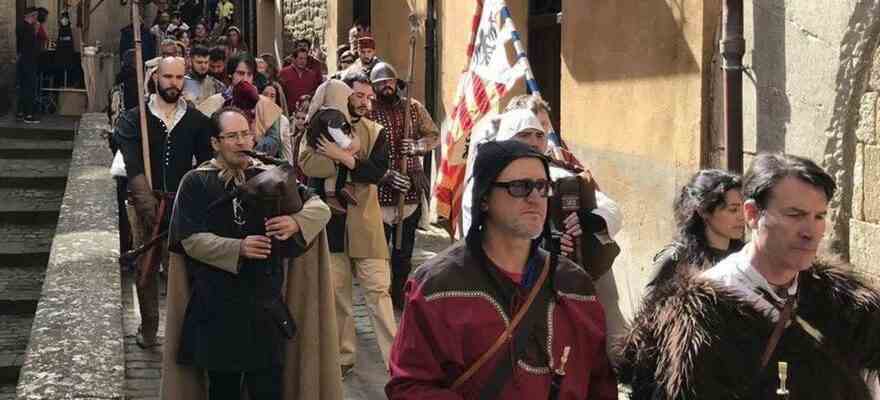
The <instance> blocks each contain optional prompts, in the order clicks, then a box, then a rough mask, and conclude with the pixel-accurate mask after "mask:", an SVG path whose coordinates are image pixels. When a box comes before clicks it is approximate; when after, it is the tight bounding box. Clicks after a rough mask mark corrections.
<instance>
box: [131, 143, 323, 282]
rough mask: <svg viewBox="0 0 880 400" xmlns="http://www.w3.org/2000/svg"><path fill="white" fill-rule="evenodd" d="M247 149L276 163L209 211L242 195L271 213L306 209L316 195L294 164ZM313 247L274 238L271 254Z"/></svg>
mask: <svg viewBox="0 0 880 400" xmlns="http://www.w3.org/2000/svg"><path fill="white" fill-rule="evenodd" d="M243 153H245V154H247V155H248V156H250V157H252V158H255V159H257V160H260V161H261V162H263V163H265V164H271V165H272V167H270V168H268V169H266V170H265V171H263V172H260V173H259V174H257V175H255V176H253V177H252V178H250V179H248V180H247V181H246V182H245V183H244V184H242V185H238V186H235V188H234V189H233V190H231V191H229V192H227V193H226V194H225V195H224V196H223V197H220V198H218V199H216V200H214V201H212V202H211V203H210V204H208V207H207V211H211V210H214V209H216V208H217V207H220V206H222V205H224V204H227V203H229V202H231V201H232V200H233V199H238V200H239V201H240V202H242V203H244V204H246V205H247V206H248V207H249V208H252V209H259V210H265V212H266V214H267V215H269V216H273V217H274V216H279V215H290V214H295V213H298V212H299V211H300V210H302V208H303V204H304V203H305V201H306V200H308V199H309V198H311V197H312V196H313V193H312V192H311V191H308V190H305V189H304V190H300V185H299V182H298V181H297V179H296V173H295V172H294V168H293V166H292V165H290V163H288V162H287V161H285V160H283V159H279V158H275V157H271V156H268V155H266V154H263V153H257V152H254V151H244V152H243ZM159 214H161V213H159ZM157 216H158V215H157ZM259 222H260V223H262V221H259ZM155 226H158V224H156V225H155ZM167 236H168V230H165V231H163V232H161V233H158V234H154V235H153V238H152V239H150V240H149V241H148V242H146V243H144V244H143V245H142V246H140V247H138V248H136V249H132V250H130V251H127V252H125V253H124V254H122V255H121V256H120V257H119V262H120V263H121V264H124V265H125V264H132V263H133V262H134V261H135V260H136V259H137V258H138V257H139V256H140V255H142V254H144V253H147V252H149V251H150V250H152V249H154V248H155V246H156V245H157V244H159V243H161V242H162V241H163V240H164V239H165V238H166V237H167ZM309 247H310V244H305V243H299V242H298V241H296V240H287V241H285V242H284V243H281V242H280V241H278V240H277V239H275V238H272V253H271V254H272V257H273V259H276V261H280V258H281V256H282V255H284V256H285V257H291V258H294V257H298V256H300V255H301V254H303V253H304V252H306V251H307V250H308V249H309ZM147 258H150V257H147ZM150 261H151V260H144V264H152V263H151V262H150Z"/></svg>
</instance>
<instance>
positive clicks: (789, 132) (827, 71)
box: [712, 0, 880, 274]
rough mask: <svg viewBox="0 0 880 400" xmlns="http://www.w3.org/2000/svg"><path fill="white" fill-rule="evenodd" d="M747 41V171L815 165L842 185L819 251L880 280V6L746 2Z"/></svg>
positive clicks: (864, 0) (868, 0)
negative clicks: (767, 156) (777, 162)
mask: <svg viewBox="0 0 880 400" xmlns="http://www.w3.org/2000/svg"><path fill="white" fill-rule="evenodd" d="M745 36H746V41H747V44H746V48H747V51H746V57H745V60H744V63H745V65H746V77H745V80H744V82H745V83H744V90H743V97H744V104H743V108H744V121H743V122H744V135H745V137H744V142H745V146H744V150H745V152H746V157H745V158H746V160H745V161H746V165H748V162H749V161H750V159H751V156H752V155H753V154H755V153H757V152H785V153H788V154H794V155H799V156H804V157H808V158H811V159H813V160H815V161H817V162H819V163H820V164H821V165H822V166H823V167H824V168H826V170H827V171H828V172H829V173H830V174H832V176H834V178H835V180H836V181H837V184H838V186H839V190H838V193H837V194H836V195H835V197H834V198H833V199H831V203H830V206H831V210H830V211H831V212H830V220H829V226H828V231H827V234H826V241H825V247H826V248H825V251H826V252H830V253H835V254H838V255H841V256H843V257H844V258H847V259H849V260H850V261H851V262H852V263H853V264H854V265H855V266H856V267H857V268H859V269H862V270H865V271H866V272H870V273H872V274H880V269H878V268H877V267H872V266H871V265H870V263H869V261H870V260H872V259H874V260H876V259H878V258H877V257H876V256H878V255H880V254H878V250H877V249H878V248H880V225H878V223H880V191H878V189H877V188H876V183H877V182H880V138H878V134H877V129H878V128H877V120H876V118H877V115H878V114H877V113H878V111H877V99H878V94H880V55H878V53H877V44H878V37H880V1H878V0H852V1H846V2H840V1H836V0H816V1H809V2H803V1H796V0H785V1H780V0H751V1H746V2H745ZM715 77H716V80H715V85H716V86H718V87H720V85H721V83H720V82H721V81H720V80H719V79H720V75H719V74H715ZM720 101H721V99H720V97H719V98H717V99H716V100H715V102H716V103H720ZM715 109H716V110H717V109H718V107H715ZM721 121H722V120H721V114H720V112H716V113H714V118H713V122H712V126H715V127H719V130H720V127H721V126H722V125H721V124H722V122H721Z"/></svg>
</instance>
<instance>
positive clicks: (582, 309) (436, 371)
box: [385, 140, 617, 400]
mask: <svg viewBox="0 0 880 400" xmlns="http://www.w3.org/2000/svg"><path fill="white" fill-rule="evenodd" d="M551 195H552V184H551V182H550V173H549V167H548V160H547V158H546V157H545V156H543V155H542V154H540V153H538V152H537V151H535V150H534V149H533V148H531V147H530V146H528V145H526V144H523V143H520V142H517V141H512V140H507V141H495V142H489V143H485V144H483V145H482V146H480V150H479V153H478V155H477V158H476V165H475V168H474V185H473V198H474V201H475V207H474V208H473V210H472V220H473V223H472V224H471V227H470V230H469V231H468V232H467V236H466V238H465V240H464V241H462V242H459V243H457V244H455V245H453V246H452V247H450V248H449V249H447V250H446V251H444V252H443V253H441V254H438V255H437V256H436V257H434V258H432V259H430V260H429V261H427V262H426V263H425V264H423V265H422V266H420V267H419V268H418V269H416V271H415V272H414V273H413V275H412V277H411V278H410V279H409V281H408V282H407V293H406V308H405V309H404V313H403V317H402V320H401V323H400V331H399V332H398V336H397V338H396V339H395V342H394V347H393V348H392V353H391V381H390V382H389V383H388V385H387V386H386V387H385V391H386V394H387V395H388V397H389V398H390V399H423V398H438V399H439V398H443V399H462V398H466V399H471V398H481V399H486V398H498V399H546V398H550V393H551V390H552V391H555V393H556V394H555V395H556V396H557V397H555V398H558V399H571V400H573V399H590V400H604V399H608V400H610V399H617V385H616V380H615V378H614V373H613V372H612V370H611V365H610V363H609V362H608V358H607V356H606V353H605V320H604V315H603V311H602V305H601V304H600V303H599V302H598V301H597V300H596V295H595V291H594V289H593V282H592V280H591V278H590V276H589V275H588V274H587V273H586V272H585V271H584V270H583V269H582V268H581V267H579V266H578V265H576V264H574V263H573V262H571V261H569V260H568V259H565V258H560V257H558V255H557V254H551V253H548V252H547V251H545V250H543V249H542V248H540V247H539V246H538V244H539V242H540V241H541V240H546V239H548V238H549V236H550V235H549V225H548V222H547V202H548V197H550V196H551ZM520 312H522V313H523V314H522V316H520ZM551 387H552V389H551Z"/></svg>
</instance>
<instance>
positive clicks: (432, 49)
mask: <svg viewBox="0 0 880 400" xmlns="http://www.w3.org/2000/svg"><path fill="white" fill-rule="evenodd" d="M435 5H436V2H435V0H428V6H427V7H426V8H425V10H426V12H425V108H426V109H427V110H428V114H430V115H431V118H436V115H437V114H436V111H437V110H436V108H437V101H436V97H435V93H434V90H435V85H436V82H435V80H434V79H435V77H436V69H435V68H436V65H435V64H434V63H435V62H436V61H437V58H436V45H435V43H436V41H435V40H436V34H437V31H436V30H437V21H436V19H435V18H436V14H435V12H436V11H435V9H434V7H435ZM433 158H434V154H433V152H432V153H429V154H425V157H424V159H423V160H422V167H423V168H424V169H423V170H424V171H426V172H427V175H428V177H429V179H430V177H431V176H432V174H431V171H432V170H433V169H432V164H433V163H432V161H433ZM431 185H432V187H433V180H432V182H431Z"/></svg>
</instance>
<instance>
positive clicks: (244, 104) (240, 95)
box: [198, 81, 284, 158]
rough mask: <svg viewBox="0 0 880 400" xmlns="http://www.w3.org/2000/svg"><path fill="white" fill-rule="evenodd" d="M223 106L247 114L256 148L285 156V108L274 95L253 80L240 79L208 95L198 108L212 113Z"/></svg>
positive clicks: (281, 156)
mask: <svg viewBox="0 0 880 400" xmlns="http://www.w3.org/2000/svg"><path fill="white" fill-rule="evenodd" d="M224 106H234V107H238V108H240V109H242V110H243V111H244V112H245V114H247V115H248V119H249V122H250V123H251V126H252V129H253V131H254V133H255V134H256V142H257V146H256V147H255V148H254V150H256V151H259V152H261V153H265V154H268V155H270V156H272V157H279V158H283V157H284V151H283V149H282V144H281V129H282V127H281V125H282V118H281V117H283V116H284V112H283V111H282V110H281V107H278V105H277V104H275V102H274V101H272V99H270V98H268V97H266V96H263V95H261V94H259V92H258V91H257V88H256V87H255V86H254V85H253V84H251V83H249V82H247V81H241V82H239V83H238V84H236V85H233V86H231V87H229V88H227V89H226V90H225V91H223V92H222V93H217V94H215V95H213V96H211V97H209V98H207V99H205V101H203V102H202V103H201V104H199V105H198V109H199V111H201V112H202V113H204V114H205V115H207V116H209V117H210V116H211V115H213V114H214V112H215V111H217V110H219V109H221V108H223V107H224Z"/></svg>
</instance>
